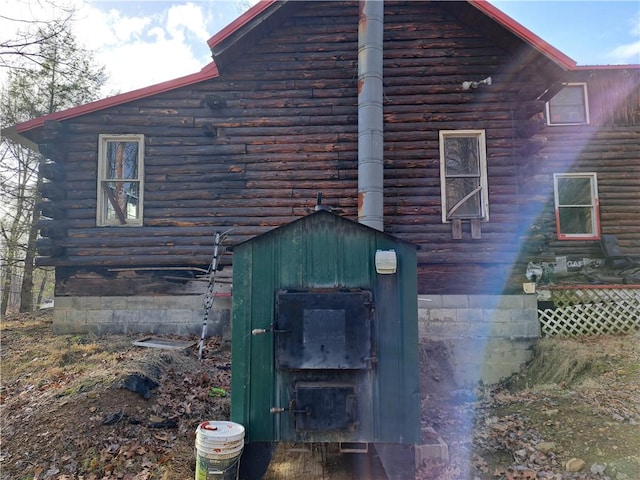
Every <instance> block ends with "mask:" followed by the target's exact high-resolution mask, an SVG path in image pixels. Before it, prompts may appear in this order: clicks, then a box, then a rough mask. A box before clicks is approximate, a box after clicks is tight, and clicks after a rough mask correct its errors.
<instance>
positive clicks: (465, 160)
mask: <svg viewBox="0 0 640 480" xmlns="http://www.w3.org/2000/svg"><path fill="white" fill-rule="evenodd" d="M486 150H487V149H486V140H485V132H484V130H441V131H440V183H441V197H442V221H443V222H450V221H452V220H455V219H461V220H466V219H480V220H485V221H486V220H488V219H489V196H488V191H487V190H488V189H487V153H486Z"/></svg>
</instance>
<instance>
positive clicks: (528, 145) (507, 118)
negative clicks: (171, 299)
mask: <svg viewBox="0 0 640 480" xmlns="http://www.w3.org/2000/svg"><path fill="white" fill-rule="evenodd" d="M303 5H305V6H304V7H302V8H298V9H296V10H295V14H294V15H293V16H292V17H291V18H289V19H288V20H286V22H284V23H283V24H282V25H280V26H279V27H278V28H277V29H275V30H274V31H273V33H271V34H270V35H269V36H267V37H266V38H264V39H262V40H261V41H260V42H258V43H257V44H256V45H254V46H253V47H252V48H251V49H250V51H248V52H246V54H245V55H243V56H242V57H241V58H238V61H237V62H236V63H234V64H231V65H228V66H226V68H225V69H224V70H223V71H222V73H221V76H220V77H219V78H217V79H214V80H212V81H207V82H202V83H199V84H194V85H191V86H188V87H183V88H179V89H175V90H173V91H169V92H166V93H162V94H158V95H155V96H152V97H148V98H144V99H141V100H137V101H135V102H131V103H128V104H124V105H119V106H115V107H112V108H109V109H106V110H104V111H99V112H96V113H93V114H89V115H84V116H80V117H77V118H73V119H70V120H68V121H65V122H63V123H62V124H58V125H49V126H47V128H45V129H44V131H43V135H44V136H43V137H42V138H41V139H40V141H41V142H42V143H45V144H47V146H48V147H49V148H50V152H51V156H50V158H51V160H53V161H54V162H56V168H53V167H49V170H48V171H49V174H48V175H49V177H50V178H51V180H52V181H51V183H50V184H49V185H47V187H46V189H48V190H47V192H45V197H47V198H48V199H49V201H48V203H47V205H45V207H46V208H45V210H46V211H47V212H50V215H52V217H53V219H52V220H50V221H44V222H43V224H42V230H41V231H42V234H43V236H45V237H46V238H45V239H44V240H43V241H42V242H41V253H42V254H43V255H45V257H43V258H41V259H40V263H41V264H43V265H56V266H60V267H65V268H64V269H62V268H60V269H58V275H59V279H58V294H73V295H78V294H90V293H91V292H89V291H78V290H74V291H70V289H65V288H64V285H65V284H66V283H65V280H66V279H68V278H70V277H72V276H73V275H74V274H75V273H76V272H79V271H100V269H105V271H107V270H108V269H112V268H122V267H131V268H133V267H136V266H137V267H152V266H158V267H163V266H164V267H175V266H185V267H190V266H191V267H199V268H202V267H206V266H207V265H208V264H209V262H210V260H211V255H212V252H213V240H214V234H215V232H216V231H226V230H228V229H229V228H233V230H232V231H231V232H230V234H229V236H228V238H227V243H229V244H234V243H238V242H241V241H244V240H247V239H249V238H251V237H253V236H255V235H258V234H260V233H263V232H266V231H268V230H270V229H272V228H274V227H277V226H279V225H282V224H284V223H287V222H289V221H291V220H294V219H295V218H298V217H300V216H302V215H305V214H307V213H308V212H310V211H312V210H313V208H314V206H315V202H316V195H317V193H318V192H322V194H323V204H324V205H328V206H331V207H334V208H338V209H340V210H341V211H342V212H343V213H344V215H346V216H348V217H349V218H352V219H356V217H357V25H358V6H357V3H356V2H345V3H338V2H324V3H320V2H319V3H305V4H303ZM385 5H386V6H385V52H384V55H385V60H384V120H385V124H384V128H385V153H384V158H385V168H386V171H385V185H384V187H385V211H384V215H385V230H386V231H387V232H389V233H391V234H393V235H396V236H398V237H400V238H402V239H404V240H407V241H410V242H413V243H415V244H417V245H419V246H420V247H421V250H420V252H419V274H420V279H421V281H420V286H419V289H420V292H421V293H436V292H438V293H496V292H500V291H503V290H504V289H505V288H506V289H507V290H509V289H511V290H514V289H515V290H519V289H520V288H521V282H522V280H523V279H524V276H523V275H524V267H523V266H522V265H519V266H517V267H514V265H513V264H514V262H515V261H516V259H517V256H518V253H519V241H520V239H521V238H522V237H523V229H524V228H525V227H526V226H528V225H529V224H530V221H531V220H532V219H530V218H523V216H522V214H521V212H520V211H519V210H520V208H519V205H520V204H521V203H522V202H521V185H520V183H521V182H520V181H519V179H518V176H517V174H518V169H519V167H520V166H521V165H522V164H524V163H526V162H525V160H526V158H527V157H529V156H530V155H531V154H532V152H533V151H536V150H537V149H536V147H535V144H534V142H532V139H535V138H534V137H532V135H534V134H536V133H537V132H538V129H539V125H538V122H536V121H533V122H532V121H531V120H530V117H531V116H532V115H534V114H535V113H538V112H540V111H541V109H542V107H543V105H544V104H543V103H541V102H535V98H536V97H537V95H538V94H540V93H541V92H542V91H543V90H544V87H545V85H546V84H548V83H549V82H550V80H549V79H548V78H546V77H545V78H543V77H542V76H541V73H540V72H542V71H543V70H544V69H543V68H541V67H542V65H540V62H542V61H543V60H541V57H540V56H539V55H534V54H528V53H531V52H530V50H528V49H525V48H524V46H523V47H522V51H521V52H517V53H518V54H517V55H514V54H513V52H512V51H509V52H507V51H505V50H504V49H503V48H500V47H498V46H496V44H495V43H494V42H493V41H492V40H490V39H489V38H488V37H486V36H484V35H483V34H482V32H479V31H475V30H474V29H473V28H470V27H469V26H467V25H466V24H463V23H461V22H460V21H458V20H457V19H456V17H454V16H453V14H452V13H451V12H450V8H447V9H445V8H443V7H442V6H441V5H437V4H435V3H431V2H387V3H386V4H385ZM513 42H516V39H515V37H514V39H513ZM513 42H511V43H513ZM524 60H526V63H523V61H524ZM487 76H492V79H493V85H492V86H483V87H480V88H478V89H472V90H467V91H465V90H463V89H462V87H461V85H462V82H463V81H467V80H482V79H483V78H485V77H487ZM441 129H447V130H452V129H485V130H486V136H487V148H488V152H487V156H488V174H489V203H490V207H489V209H490V221H489V222H488V223H483V224H482V225H481V238H475V239H472V238H471V235H470V227H469V225H468V224H464V225H463V238H462V239H461V240H455V239H453V237H452V228H451V225H449V224H443V223H442V222H441V210H440V186H439V183H440V180H439V153H438V131H439V130H441ZM100 133H103V134H120V133H142V134H144V135H145V205H144V226H143V227H137V228H136V227H127V228H122V227H99V228H98V227H96V226H95V208H96V165H97V140H98V134H100ZM530 137H531V138H530ZM532 145H533V146H532ZM59 167H62V171H60V168H59ZM47 252H49V253H47ZM47 255H51V256H47ZM229 261H230V256H226V257H225V259H224V262H227V263H228V262H229ZM521 261H523V260H522V259H521ZM524 265H525V266H526V263H525V264H524ZM509 272H513V273H509ZM74 285H76V284H74ZM75 288H78V287H75ZM93 288H94V289H95V286H94V287H93ZM109 288H110V287H109V283H108V282H106V281H105V283H104V288H103V289H102V290H101V291H100V292H99V293H100V294H102V295H106V294H109V292H110V290H109Z"/></svg>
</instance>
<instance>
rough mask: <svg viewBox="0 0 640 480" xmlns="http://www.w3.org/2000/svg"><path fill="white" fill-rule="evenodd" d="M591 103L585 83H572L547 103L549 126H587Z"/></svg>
mask: <svg viewBox="0 0 640 480" xmlns="http://www.w3.org/2000/svg"><path fill="white" fill-rule="evenodd" d="M588 123H589V101H588V97H587V85H586V84H585V83H570V84H568V85H567V86H566V87H564V88H563V89H562V90H560V91H559V92H558V93H556V95H555V96H554V97H553V98H552V99H551V100H549V101H548V102H547V124H548V125H587V124H588Z"/></svg>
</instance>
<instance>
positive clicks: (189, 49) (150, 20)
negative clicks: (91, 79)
mask: <svg viewBox="0 0 640 480" xmlns="http://www.w3.org/2000/svg"><path fill="white" fill-rule="evenodd" d="M160 5H161V6H162V7H163V8H162V10H161V11H157V10H156V11H153V13H150V14H148V15H131V14H126V13H124V12H123V11H118V10H115V9H110V10H108V11H105V10H100V9H99V8H96V6H95V5H93V4H90V3H83V4H82V8H81V11H80V12H79V17H80V18H81V20H80V21H78V22H77V24H76V29H75V32H76V35H77V36H78V39H79V41H80V42H81V43H83V44H85V45H87V47H88V48H90V49H93V50H95V51H96V61H97V62H98V63H99V64H102V65H105V66H106V71H107V73H108V75H109V82H108V85H107V86H106V87H105V93H106V92H114V91H119V92H127V91H130V90H135V89H137V88H142V87H146V86H149V85H153V84H156V83H160V82H163V81H166V80H171V79H174V78H177V77H181V76H183V75H187V74H190V73H194V72H197V71H199V70H200V69H201V68H202V67H203V66H204V65H205V64H206V63H207V61H208V59H207V58H206V56H205V57H204V58H202V59H201V60H198V59H197V58H196V54H195V53H194V51H202V49H205V50H206V40H207V39H208V38H209V34H208V32H207V28H206V23H205V15H204V13H203V12H202V8H201V7H200V6H199V5H194V4H192V3H188V4H181V5H175V4H160ZM97 6H99V4H97ZM198 47H199V48H198Z"/></svg>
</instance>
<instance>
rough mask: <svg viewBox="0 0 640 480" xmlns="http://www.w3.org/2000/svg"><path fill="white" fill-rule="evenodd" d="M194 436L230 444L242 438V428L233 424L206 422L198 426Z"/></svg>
mask: <svg viewBox="0 0 640 480" xmlns="http://www.w3.org/2000/svg"><path fill="white" fill-rule="evenodd" d="M196 435H199V436H201V437H203V438H205V439H207V440H214V441H218V442H230V441H233V440H241V439H243V438H244V427H243V426H242V425H240V424H239V423H234V422H219V421H207V422H202V423H201V424H200V425H198V428H197V429H196Z"/></svg>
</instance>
